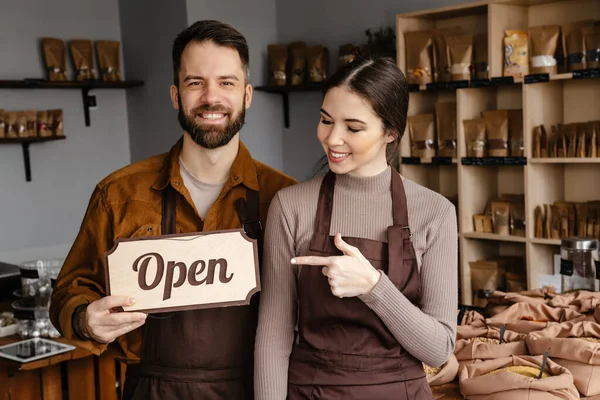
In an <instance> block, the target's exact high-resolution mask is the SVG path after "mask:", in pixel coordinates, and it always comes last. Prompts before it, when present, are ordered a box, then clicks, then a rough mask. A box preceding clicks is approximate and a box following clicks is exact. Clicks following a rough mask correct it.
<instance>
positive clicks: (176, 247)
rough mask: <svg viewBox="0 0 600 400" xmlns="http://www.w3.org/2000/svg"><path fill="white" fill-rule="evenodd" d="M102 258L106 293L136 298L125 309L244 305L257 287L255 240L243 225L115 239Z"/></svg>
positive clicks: (160, 309) (166, 309)
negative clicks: (246, 232)
mask: <svg viewBox="0 0 600 400" xmlns="http://www.w3.org/2000/svg"><path fill="white" fill-rule="evenodd" d="M105 260H106V262H105V269H106V288H107V294H108V295H116V296H133V297H135V299H136V302H135V304H134V305H132V306H128V307H124V310H125V311H142V312H150V311H151V312H153V313H156V312H165V311H177V310H191V309H199V308H216V307H226V306H238V305H247V304H249V303H250V298H251V297H252V295H253V294H254V293H256V292H258V291H260V275H259V274H260V272H259V268H258V251H257V244H256V240H254V239H250V238H249V237H248V236H246V235H245V233H244V231H243V230H242V229H231V230H225V231H215V232H202V233H193V234H176V235H163V236H156V237H143V238H136V239H117V241H116V243H115V246H114V247H113V248H112V249H111V250H110V251H109V252H107V253H106V254H105Z"/></svg>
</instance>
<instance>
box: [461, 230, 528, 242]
mask: <svg viewBox="0 0 600 400" xmlns="http://www.w3.org/2000/svg"><path fill="white" fill-rule="evenodd" d="M460 235H461V236H462V237H464V238H467V239H481V240H494V241H498V242H514V243H525V242H527V239H526V238H524V237H521V236H507V235H498V234H495V233H483V232H464V233H461V234H460Z"/></svg>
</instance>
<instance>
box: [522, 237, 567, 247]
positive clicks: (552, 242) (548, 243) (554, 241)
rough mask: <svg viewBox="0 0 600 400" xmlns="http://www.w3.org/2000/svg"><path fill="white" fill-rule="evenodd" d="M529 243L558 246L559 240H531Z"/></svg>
mask: <svg viewBox="0 0 600 400" xmlns="http://www.w3.org/2000/svg"><path fill="white" fill-rule="evenodd" d="M529 242H530V243H533V244H545V245H550V246H560V239H545V238H531V239H529Z"/></svg>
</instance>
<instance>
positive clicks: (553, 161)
mask: <svg viewBox="0 0 600 400" xmlns="http://www.w3.org/2000/svg"><path fill="white" fill-rule="evenodd" d="M529 162H530V163H531V164H600V157H594V158H579V157H577V158H576V157H569V158H530V159H529Z"/></svg>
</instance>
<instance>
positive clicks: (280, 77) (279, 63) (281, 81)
mask: <svg viewBox="0 0 600 400" xmlns="http://www.w3.org/2000/svg"><path fill="white" fill-rule="evenodd" d="M267 52H268V54H269V71H270V73H269V84H270V85H272V86H285V85H286V83H287V81H288V78H287V65H288V51H287V46H286V45H284V44H270V45H268V46H267Z"/></svg>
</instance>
